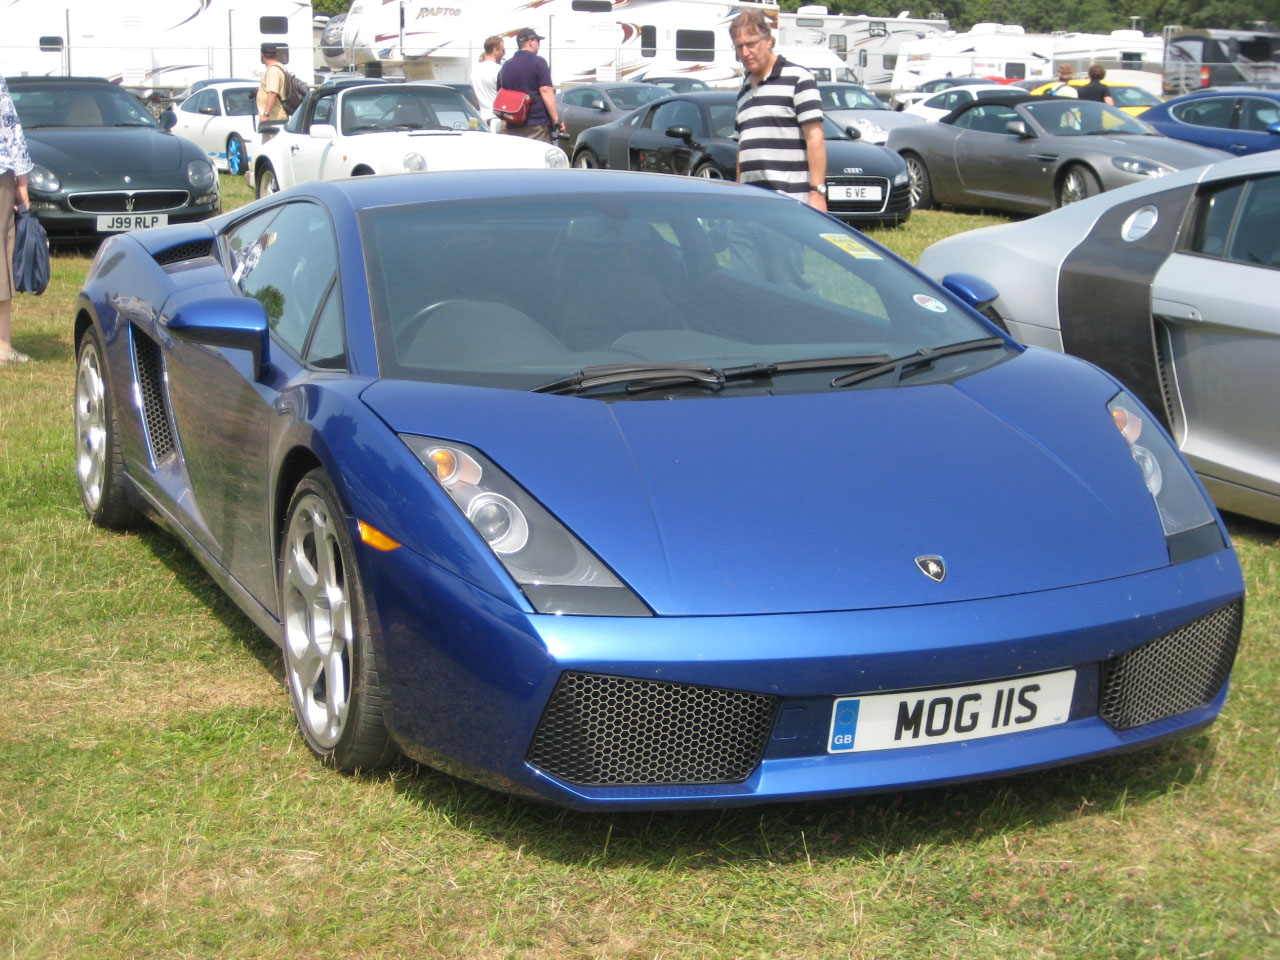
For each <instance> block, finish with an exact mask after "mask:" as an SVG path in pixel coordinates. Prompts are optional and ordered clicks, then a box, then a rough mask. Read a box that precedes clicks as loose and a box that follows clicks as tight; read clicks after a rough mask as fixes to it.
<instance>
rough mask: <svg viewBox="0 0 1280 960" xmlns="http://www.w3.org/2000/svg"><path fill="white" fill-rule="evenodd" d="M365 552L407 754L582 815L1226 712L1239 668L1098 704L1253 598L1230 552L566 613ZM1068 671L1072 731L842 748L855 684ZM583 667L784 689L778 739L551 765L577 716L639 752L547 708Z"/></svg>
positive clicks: (862, 777) (1157, 729)
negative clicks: (1114, 670)
mask: <svg viewBox="0 0 1280 960" xmlns="http://www.w3.org/2000/svg"><path fill="white" fill-rule="evenodd" d="M364 559H365V563H366V565H367V567H368V570H367V572H366V580H365V583H366V588H367V590H368V593H369V606H370V610H371V614H372V618H373V622H374V627H375V631H376V633H377V636H378V640H379V644H378V646H379V652H380V659H381V661H382V664H381V665H382V671H381V672H382V676H383V678H384V685H385V688H386V694H387V699H386V703H387V707H386V719H387V723H388V726H389V728H390V730H391V731H392V733H393V735H394V736H395V738H396V739H397V741H398V742H399V744H400V745H401V747H402V749H403V750H404V751H405V752H406V753H407V754H408V755H410V756H412V757H414V758H416V759H419V760H422V761H424V762H427V763H429V764H432V765H434V766H438V767H441V768H442V769H445V770H448V771H450V772H452V773H455V774H458V775H461V776H464V777H467V778H469V779H473V780H476V781H478V782H482V783H485V784H487V785H489V786H493V787H496V788H498V789H503V790H508V791H511V792H516V793H522V794H526V795H530V796H537V797H541V798H543V799H547V800H550V801H553V802H555V803H558V804H561V805H564V806H567V807H572V808H577V809H583V810H591V809H664V808H676V807H686V806H720V805H725V806H727V805H740V804H750V803H759V802H776V801H782V800H793V799H802V798H817V797H830V796H841V795H850V794H856V793H865V792H874V791H886V790H898V789H904V788H910V787H921V786H928V785H934V784H944V783H952V782H959V781H964V780H972V779H978V778H983V777H990V776H999V775H1006V774H1010V773H1015V772H1020V771H1027V770H1034V769H1037V768H1041V767H1048V766H1054V765H1057V764H1063V763H1068V762H1073V761H1078V760H1083V759H1086V758H1089V757H1095V756H1100V755H1104V754H1108V753H1113V752H1117V751H1121V750H1126V749H1131V748H1133V747H1137V746H1141V745H1144V744H1147V743H1149V742H1153V741H1155V740H1158V739H1162V738H1164V737H1167V736H1170V735H1173V734H1178V733H1184V732H1187V731H1189V730H1193V729H1196V728H1198V727H1201V726H1204V725H1206V724H1208V723H1210V722H1211V721H1212V720H1213V719H1214V717H1216V715H1217V713H1218V712H1219V710H1220V709H1221V707H1222V704H1223V702H1224V700H1225V697H1226V684H1225V682H1224V681H1221V680H1215V681H1214V689H1213V690H1211V691H1210V692H1209V694H1208V695H1207V696H1204V697H1201V698H1199V700H1197V701H1196V702H1195V703H1193V704H1192V705H1190V706H1186V707H1185V708H1183V707H1181V706H1180V707H1179V708H1178V712H1176V713H1175V714H1173V715H1170V716H1162V717H1159V718H1158V719H1154V720H1147V719H1146V717H1145V716H1141V715H1138V716H1137V719H1138V720H1139V721H1143V722H1140V723H1139V724H1138V725H1136V726H1130V727H1128V728H1124V727H1125V724H1124V723H1123V722H1119V723H1118V725H1116V726H1113V725H1112V723H1117V721H1116V719H1115V714H1114V710H1112V723H1108V722H1107V720H1104V719H1103V718H1102V716H1101V715H1100V713H1099V707H1100V700H1101V699H1102V698H1101V696H1100V691H1101V690H1102V688H1103V684H1104V678H1103V672H1104V666H1103V665H1104V664H1107V663H1108V662H1110V663H1112V664H1114V663H1115V662H1117V661H1116V660H1115V658H1117V657H1120V656H1121V655H1123V654H1126V653H1128V652H1130V651H1134V650H1135V648H1138V647H1143V645H1144V644H1149V643H1150V641H1153V640H1157V639H1158V638H1163V637H1166V636H1167V635H1170V634H1176V633H1177V632H1178V631H1179V628H1182V627H1184V626H1185V625H1186V624H1189V623H1191V622H1193V621H1197V620H1199V619H1200V618H1203V617H1206V615H1211V614H1214V613H1215V611H1221V610H1222V608H1224V607H1225V608H1232V605H1234V604H1237V603H1238V602H1240V601H1241V600H1242V596H1243V582H1242V579H1241V575H1240V570H1239V565H1238V563H1237V561H1236V559H1235V556H1234V554H1233V553H1232V552H1231V551H1229V550H1226V551H1222V552H1220V553H1217V554H1214V555H1213V556H1210V557H1205V558H1202V559H1200V560H1195V561H1192V562H1189V563H1184V564H1179V565H1177V566H1173V567H1168V568H1165V569H1162V570H1157V571H1153V572H1150V573H1146V574H1141V575H1136V576H1132V577H1125V578H1122V579H1119V580H1113V581H1105V582H1102V583H1095V584H1088V585H1084V586H1080V587H1073V588H1068V589H1062V590H1055V591H1046V592H1043V593H1039V594H1030V595H1023V596H1014V597H1002V598H995V599H989V600H977V601H969V602H965V603H956V604H938V605H929V606H920V607H912V608H898V609H883V610H866V611H850V612H834V613H812V614H789V615H772V616H750V617H651V618H617V619H613V618H595V617H567V616H566V617H555V616H543V615H537V614H530V613H527V612H523V611H520V610H517V609H515V608H513V607H512V606H511V605H510V604H508V603H505V602H503V601H501V600H498V599H495V598H494V597H491V596H489V595H488V594H485V593H483V592H481V591H478V590H476V589H475V588H474V587H472V586H470V585H469V584H467V583H465V582H463V581H461V580H458V579H457V578H455V577H453V576H452V575H450V574H448V573H446V572H444V571H442V570H441V569H439V568H438V567H435V566H433V565H432V564H430V563H428V562H426V561H424V560H423V559H422V558H420V557H418V556H416V555H415V554H413V553H412V552H410V551H408V550H407V549H401V550H397V551H394V552H393V553H391V554H377V555H367V556H365V558H364ZM1171 598H1173V599H1171ZM1234 622H1235V624H1236V626H1235V631H1236V633H1235V637H1234V638H1232V639H1231V641H1230V644H1229V650H1228V652H1227V653H1224V654H1222V657H1223V658H1225V661H1226V668H1227V669H1229V666H1230V659H1231V658H1233V657H1234V652H1235V639H1238V635H1239V626H1238V623H1239V620H1238V618H1237V619H1236V620H1235V621H1234ZM1144 649H1150V647H1147V648H1144ZM1192 653H1196V651H1195V650H1193V651H1192ZM1193 659H1194V658H1193ZM1065 668H1074V669H1075V670H1076V680H1075V686H1074V693H1073V695H1072V702H1071V708H1070V714H1069V717H1068V719H1067V721H1066V722H1065V723H1062V724H1059V725H1057V726H1051V727H1045V728H1043V729H1039V730H1033V731H1027V732H1017V733H1009V734H1005V735H1001V736H995V737H990V738H986V739H980V740H962V741H959V742H952V743H939V744H928V743H922V745H920V746H918V747H909V748H904V749H887V750H876V751H871V752H861V753H840V754H832V753H828V752H827V740H828V737H829V736H830V730H831V723H832V710H833V704H834V701H835V699H836V698H837V697H841V696H848V695H860V694H872V693H883V692H888V691H906V690H921V691H924V690H930V689H934V688H945V687H955V686H958V685H962V684H976V683H980V682H985V681H992V680H1003V679H1006V678H1009V679H1012V680H1016V679H1018V678H1027V677H1034V676H1035V675H1037V674H1041V673H1049V672H1052V671H1057V670H1062V669H1065ZM566 675H568V676H571V677H572V676H576V675H593V676H597V675H603V676H604V677H608V678H628V682H633V683H639V684H641V685H643V684H644V683H645V682H646V681H648V682H650V687H654V686H661V687H662V688H663V689H670V688H671V687H673V686H675V685H691V686H698V687H703V688H714V691H719V692H726V693H729V694H743V695H745V696H747V697H752V696H755V695H759V696H762V697H764V698H768V699H769V701H770V703H771V707H770V709H769V713H768V717H767V718H766V720H765V724H766V726H765V729H764V731H763V733H762V736H761V739H760V744H761V747H760V749H759V750H758V751H757V754H756V756H755V757H752V758H751V759H750V762H749V763H748V764H747V768H746V773H745V777H743V778H740V779H739V780H738V781H737V782H632V783H611V784H608V785H601V784H598V783H597V784H591V783H584V782H572V781H573V779H575V777H574V775H573V774H572V773H569V774H568V775H557V774H556V773H552V772H548V770H547V769H543V767H546V766H548V765H550V766H552V767H556V766H557V765H558V764H557V762H555V761H552V762H551V763H550V764H548V762H547V757H548V756H549V754H548V752H547V751H546V750H545V749H538V750H534V751H533V753H532V754H531V746H532V745H534V744H535V741H538V739H539V731H540V729H542V730H543V732H544V736H543V737H542V740H541V741H540V742H541V743H543V745H545V739H546V738H545V727H542V726H541V725H543V724H544V723H550V722H553V720H554V722H557V723H560V724H561V725H560V727H559V728H558V730H559V733H560V735H561V740H562V742H565V741H566V731H567V742H570V743H572V742H573V741H574V738H575V737H577V738H578V739H579V740H581V742H584V743H585V742H586V740H585V739H583V738H587V737H590V738H591V743H593V744H595V746H591V747H589V748H588V747H584V749H595V750H605V751H608V750H615V749H623V750H625V749H627V742H626V741H627V738H628V731H627V730H626V729H621V728H620V729H619V730H618V731H617V735H616V736H614V737H612V740H611V738H610V737H609V736H604V737H600V736H599V734H600V731H599V730H598V729H596V730H593V731H589V732H588V731H586V730H585V729H584V730H582V731H575V729H574V727H573V725H572V723H570V724H569V725H568V726H565V724H564V723H563V719H564V718H563V716H561V717H559V718H558V719H555V718H553V717H552V716H551V714H550V713H549V712H548V704H549V703H550V702H551V701H552V697H553V694H554V692H555V691H556V688H557V685H558V684H559V683H560V682H561V680H562V678H563V677H565V676H566ZM1225 675H1226V674H1225V670H1224V671H1222V674H1221V676H1222V677H1225ZM717 702H719V701H717ZM544 717H545V719H544ZM713 719H714V718H713ZM669 729H670V730H671V731H674V732H672V733H670V734H669V736H670V738H671V747H672V749H673V750H676V751H679V750H685V749H687V748H688V747H689V744H690V743H692V744H693V746H694V747H695V748H698V747H699V744H704V745H705V741H707V738H708V734H707V732H706V727H705V726H700V725H699V723H692V724H689V723H681V722H673V723H672V724H670V725H669ZM681 731H683V732H681ZM606 733H607V731H606ZM721 734H723V729H722V731H721ZM664 736H666V735H664ZM682 741H683V742H682ZM713 747H714V745H713ZM660 753H661V751H660V750H659V754H660ZM647 755H648V756H652V755H653V754H652V751H650V753H649V754H647ZM531 757H532V759H533V760H534V761H536V763H537V764H538V765H535V762H531ZM757 758H758V759H757ZM659 759H661V757H660V758H659ZM569 767H572V764H570V765H569ZM569 767H564V766H563V765H561V769H562V770H568V769H569ZM575 769H576V768H575ZM576 779H579V780H582V779H587V778H581V777H578V778H576Z"/></svg>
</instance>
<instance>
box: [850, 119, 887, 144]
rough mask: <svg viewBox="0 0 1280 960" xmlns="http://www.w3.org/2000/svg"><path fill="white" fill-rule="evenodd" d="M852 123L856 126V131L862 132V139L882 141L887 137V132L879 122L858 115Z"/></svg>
mask: <svg viewBox="0 0 1280 960" xmlns="http://www.w3.org/2000/svg"><path fill="white" fill-rule="evenodd" d="M853 125H854V126H855V127H857V128H858V132H859V133H861V134H862V139H863V140H874V141H880V142H883V141H884V140H886V139H888V137H889V133H888V131H886V130H885V128H884V127H882V126H880V124H878V123H876V122H874V121H872V120H868V119H867V118H866V117H859V118H858V119H857V120H855V121H853Z"/></svg>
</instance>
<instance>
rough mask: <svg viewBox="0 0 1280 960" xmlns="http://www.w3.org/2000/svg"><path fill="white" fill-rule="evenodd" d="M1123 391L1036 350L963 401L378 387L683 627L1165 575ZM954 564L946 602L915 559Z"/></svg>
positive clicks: (924, 392)
mask: <svg viewBox="0 0 1280 960" xmlns="http://www.w3.org/2000/svg"><path fill="white" fill-rule="evenodd" d="M1115 389H1116V388H1115V385H1114V382H1113V381H1111V380H1110V379H1109V378H1107V377H1105V376H1104V375H1103V374H1101V373H1099V372H1097V371H1096V370H1094V369H1093V368H1091V367H1089V366H1087V365H1085V364H1083V363H1081V362H1080V361H1077V360H1073V359H1072V358H1069V357H1062V356H1059V355H1056V354H1051V353H1048V352H1044V351H1028V352H1027V353H1024V354H1022V355H1020V356H1018V357H1016V358H1014V359H1011V360H1009V361H1007V362H1005V363H1001V364H998V365H996V366H995V367H992V368H989V369H988V370H986V371H984V372H981V373H978V374H976V375H974V376H971V377H968V378H966V379H964V380H961V381H959V382H957V383H955V384H938V385H925V386H917V387H899V388H896V389H892V388H891V389H873V390H851V391H843V392H831V393H824V394H816V395H783V396H749V397H737V398H706V399H687V400H652V401H629V402H616V403H605V402H600V401H598V400H588V399H584V398H578V397H570V396H550V395H543V394H525V393H518V392H514V391H501V390H487V389H480V388H470V387H457V386H448V385H431V384H420V383H407V382H403V381H379V382H378V383H376V384H374V385H373V386H372V387H371V388H370V389H369V390H367V391H366V392H365V393H364V395H363V399H364V401H365V402H366V403H367V404H368V405H369V406H370V407H371V408H372V409H373V410H374V411H375V412H377V413H378V414H379V415H380V416H381V417H382V419H383V420H384V421H385V422H386V423H387V424H388V425H389V426H390V427H391V428H392V429H393V430H395V431H396V432H398V433H418V434H424V435H428V436H435V437H439V438H442V439H449V440H456V441H460V442H465V443H469V444H472V445H474V446H476V447H478V448H479V449H481V450H482V451H483V452H484V453H485V454H486V455H488V456H489V457H491V458H492V459H493V460H494V461H495V462H496V463H498V464H499V465H500V466H501V467H502V468H503V469H504V470H505V471H507V472H508V473H509V474H510V475H511V476H512V477H514V478H515V479H516V480H517V481H519V482H520V483H521V484H522V485H523V486H524V487H525V488H526V489H528V490H529V491H530V492H531V493H532V494H533V495H534V496H536V497H537V498H538V499H539V500H541V501H542V503H543V504H544V505H546V506H547V507H548V508H549V509H550V510H551V512H552V513H554V514H555V515H556V516H558V517H559V518H560V520H561V521H563V522H564V523H565V524H566V525H567V526H568V527H569V528H570V529H572V530H573V531H574V532H575V533H576V534H577V535H578V536H579V537H580V538H582V540H583V541H584V542H585V543H586V544H587V545H588V546H590V547H591V549H593V550H594V551H595V552H596V553H597V554H598V555H599V556H600V557H601V558H602V559H604V560H605V561H606V562H607V563H608V564H609V565H610V566H612V567H613V569H614V570H615V571H616V572H617V573H618V574H619V575H620V576H621V577H622V579H623V580H625V581H626V582H627V583H628V584H630V585H631V587H632V588H633V589H634V590H635V591H636V592H637V593H638V594H639V595H640V596H641V597H642V598H643V599H644V600H645V601H646V602H647V603H648V604H649V605H650V606H651V607H652V608H653V609H654V611H655V612H657V613H659V614H665V615H717V614H754V613H781V612H803V611H820V610H849V609H865V608H872V607H892V606H904V605H914V604H926V603H939V602H954V601H961V600H972V599H978V598H982V597H990V596H996V595H1007V594H1018V593H1026V592H1031V591H1041V590H1049V589H1053V588H1057V587H1064V586H1069V585H1074V584H1079V583H1085V582H1093V581H1098V580H1103V579H1109V578H1114V577H1121V576H1125V575H1128V574H1133V573H1138V572H1141V571H1146V570H1151V569H1154V568H1157V567H1161V566H1164V565H1167V563H1168V554H1167V548H1166V545H1165V540H1164V537H1163V533H1162V531H1161V527H1160V523H1159V519H1158V517H1157V515H1156V512H1155V509H1154V506H1153V503H1152V500H1151V497H1150V495H1149V494H1148V493H1147V491H1146V488H1145V487H1144V486H1143V484H1142V482H1141V479H1140V477H1139V471H1138V469H1137V467H1136V466H1135V464H1134V463H1133V459H1132V457H1131V456H1130V455H1129V453H1128V450H1127V448H1126V446H1125V444H1124V441H1123V438H1121V437H1120V435H1119V433H1118V432H1117V431H1116V430H1115V429H1114V427H1112V426H1111V422H1110V418H1109V416H1108V414H1107V411H1106V407H1105V404H1106V402H1107V400H1108V399H1109V398H1110V396H1112V395H1113V394H1114V392H1115ZM929 556H937V557H941V558H942V559H943V561H944V562H945V565H946V570H947V574H946V578H945V579H944V580H943V582H941V583H937V582H934V580H932V579H930V578H929V577H927V576H926V575H925V574H924V573H922V572H921V569H920V568H919V566H918V565H917V562H916V561H917V558H921V557H929Z"/></svg>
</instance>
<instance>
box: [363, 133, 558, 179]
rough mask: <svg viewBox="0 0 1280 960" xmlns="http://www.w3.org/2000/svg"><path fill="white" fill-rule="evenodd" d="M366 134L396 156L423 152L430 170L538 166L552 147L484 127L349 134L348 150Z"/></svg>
mask: <svg viewBox="0 0 1280 960" xmlns="http://www.w3.org/2000/svg"><path fill="white" fill-rule="evenodd" d="M365 137H370V138H376V142H377V149H378V150H380V151H386V152H388V155H394V156H395V157H397V158H398V157H399V156H400V155H401V153H402V152H406V153H407V152H408V151H411V150H412V151H414V152H415V153H419V154H421V155H422V157H423V159H424V160H426V162H427V169H428V170H502V169H508V168H513V167H521V168H534V169H538V168H542V167H545V166H546V165H547V161H546V156H547V151H548V150H550V149H552V146H551V144H549V143H541V142H539V141H536V140H527V139H525V138H524V137H509V136H505V135H502V134H495V133H488V132H485V131H481V130H417V131H412V132H409V133H378V134H364V135H363V136H360V137H348V138H346V141H345V144H346V149H347V150H348V152H350V151H352V150H354V149H359V146H358V145H359V144H360V143H361V141H362V140H363V139H364V138H365Z"/></svg>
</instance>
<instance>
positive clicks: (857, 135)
mask: <svg viewBox="0 0 1280 960" xmlns="http://www.w3.org/2000/svg"><path fill="white" fill-rule="evenodd" d="M844 132H845V135H846V136H848V138H849V139H850V140H861V139H862V131H861V130H859V129H858V128H857V127H855V126H854V125H853V124H852V123H851V124H849V125H848V126H847V127H845V128H844Z"/></svg>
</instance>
